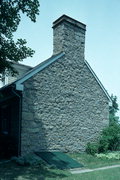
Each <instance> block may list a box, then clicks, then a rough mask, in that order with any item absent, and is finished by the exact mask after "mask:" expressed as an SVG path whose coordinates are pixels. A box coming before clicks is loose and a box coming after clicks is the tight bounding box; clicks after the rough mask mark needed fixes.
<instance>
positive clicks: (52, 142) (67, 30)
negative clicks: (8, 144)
mask: <svg viewBox="0 0 120 180" xmlns="http://www.w3.org/2000/svg"><path fill="white" fill-rule="evenodd" d="M85 29H86V26H85V25H84V24H82V23H80V22H78V21H76V20H73V19H72V18H69V17H67V16H62V17H61V18H59V19H58V20H57V21H55V22H54V24H53V30H54V42H53V43H54V54H57V53H59V52H61V51H62V52H64V53H65V55H64V56H63V57H62V58H60V59H58V60H57V61H56V62H54V63H52V64H51V65H49V66H48V67H47V68H45V69H44V70H42V71H40V72H38V73H37V74H35V75H34V76H33V77H31V78H30V79H28V80H27V81H25V82H24V91H23V102H22V129H21V153H22V155H23V154H25V153H28V152H32V151H54V150H57V151H58V150H60V151H64V152H66V151H70V152H72V151H77V152H79V151H84V150H85V148H86V145H87V143H88V142H94V141H97V139H98V137H99V135H100V132H101V131H102V129H103V128H105V127H106V126H108V123H109V120H108V117H109V100H108V97H107V96H106V94H105V93H104V91H103V89H102V88H101V87H100V85H99V83H98V82H97V80H96V79H95V77H94V76H93V74H92V73H91V71H90V69H89V68H88V67H87V65H86V63H85V61H84V48H85Z"/></svg>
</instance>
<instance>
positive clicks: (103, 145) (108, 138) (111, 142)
mask: <svg viewBox="0 0 120 180" xmlns="http://www.w3.org/2000/svg"><path fill="white" fill-rule="evenodd" d="M119 146H120V125H119V124H113V125H111V126H109V127H108V128H106V129H104V130H103V132H102V135H101V137H100V140H99V152H107V151H108V150H110V151H117V150H119Z"/></svg>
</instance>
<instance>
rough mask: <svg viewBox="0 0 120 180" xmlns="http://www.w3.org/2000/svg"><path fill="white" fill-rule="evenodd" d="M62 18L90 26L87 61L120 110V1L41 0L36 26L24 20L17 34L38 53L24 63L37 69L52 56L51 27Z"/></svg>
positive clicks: (87, 32)
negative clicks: (68, 17) (64, 16)
mask: <svg viewBox="0 0 120 180" xmlns="http://www.w3.org/2000/svg"><path fill="white" fill-rule="evenodd" d="M63 14H66V15H68V16H70V17H72V18H74V19H76V20H78V21H80V22H82V23H84V24H86V25H87V31H86V45H85V58H86V60H87V61H88V62H89V64H90V65H91V67H92V69H93V70H94V71H95V73H96V74H97V76H98V78H99V79H100V81H101V82H102V84H103V85H104V87H105V88H106V90H107V91H108V93H109V94H110V95H111V94H112V93H113V94H114V95H116V96H117V97H118V103H119V106H120V0H74V1H73V0H40V15H39V17H37V22H36V23H35V24H34V23H32V22H31V21H30V20H29V19H28V18H26V17H25V16H22V21H21V24H20V26H19V28H18V31H17V32H16V33H15V38H23V39H26V40H27V42H28V46H29V47H31V48H32V49H34V50H35V51H36V52H35V55H34V56H33V57H32V58H28V59H27V60H24V61H23V63H24V64H27V65H31V66H35V65H37V64H39V63H40V62H42V61H44V60H45V59H47V58H49V57H50V56H51V55H52V50H53V45H52V43H53V30H52V23H53V21H55V20H56V19H57V18H59V17H60V16H61V15H63ZM119 116H120V112H119Z"/></svg>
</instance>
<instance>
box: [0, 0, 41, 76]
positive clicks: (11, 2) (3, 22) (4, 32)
mask: <svg viewBox="0 0 120 180" xmlns="http://www.w3.org/2000/svg"><path fill="white" fill-rule="evenodd" d="M39 6H40V5H39V0H1V1H0V12H1V14H0V29H1V30H0V42H1V45H0V54H1V58H0V73H1V74H3V73H4V72H9V73H11V74H12V75H15V74H16V73H17V71H16V70H15V69H14V68H13V66H12V64H13V63H14V62H18V61H22V60H23V59H25V58H27V57H32V56H33V54H34V51H33V50H32V49H31V48H29V47H26V43H27V41H26V40H25V39H18V40H17V41H16V42H15V41H14V39H13V33H14V32H15V31H17V28H18V26H19V24H20V21H21V14H22V13H23V14H25V15H26V16H28V18H30V20H31V21H33V22H36V15H39Z"/></svg>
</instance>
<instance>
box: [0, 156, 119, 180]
mask: <svg viewBox="0 0 120 180" xmlns="http://www.w3.org/2000/svg"><path fill="white" fill-rule="evenodd" d="M69 155H70V156H71V157H72V158H74V159H76V160H78V161H79V162H81V163H83V164H84V168H97V167H102V166H108V165H113V164H120V160H113V159H110V160H109V159H108V160H107V159H105V158H100V159H99V158H97V157H93V156H91V155H88V154H85V153H82V154H77V153H75V154H69ZM79 179H80V180H119V179H120V168H113V169H106V170H101V171H94V172H89V173H83V174H74V175H72V174H71V173H70V172H69V171H66V170H58V169H52V168H50V167H48V166H47V165H46V164H42V163H41V165H36V166H19V165H17V164H16V163H14V162H8V163H4V164H0V180H79Z"/></svg>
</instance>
